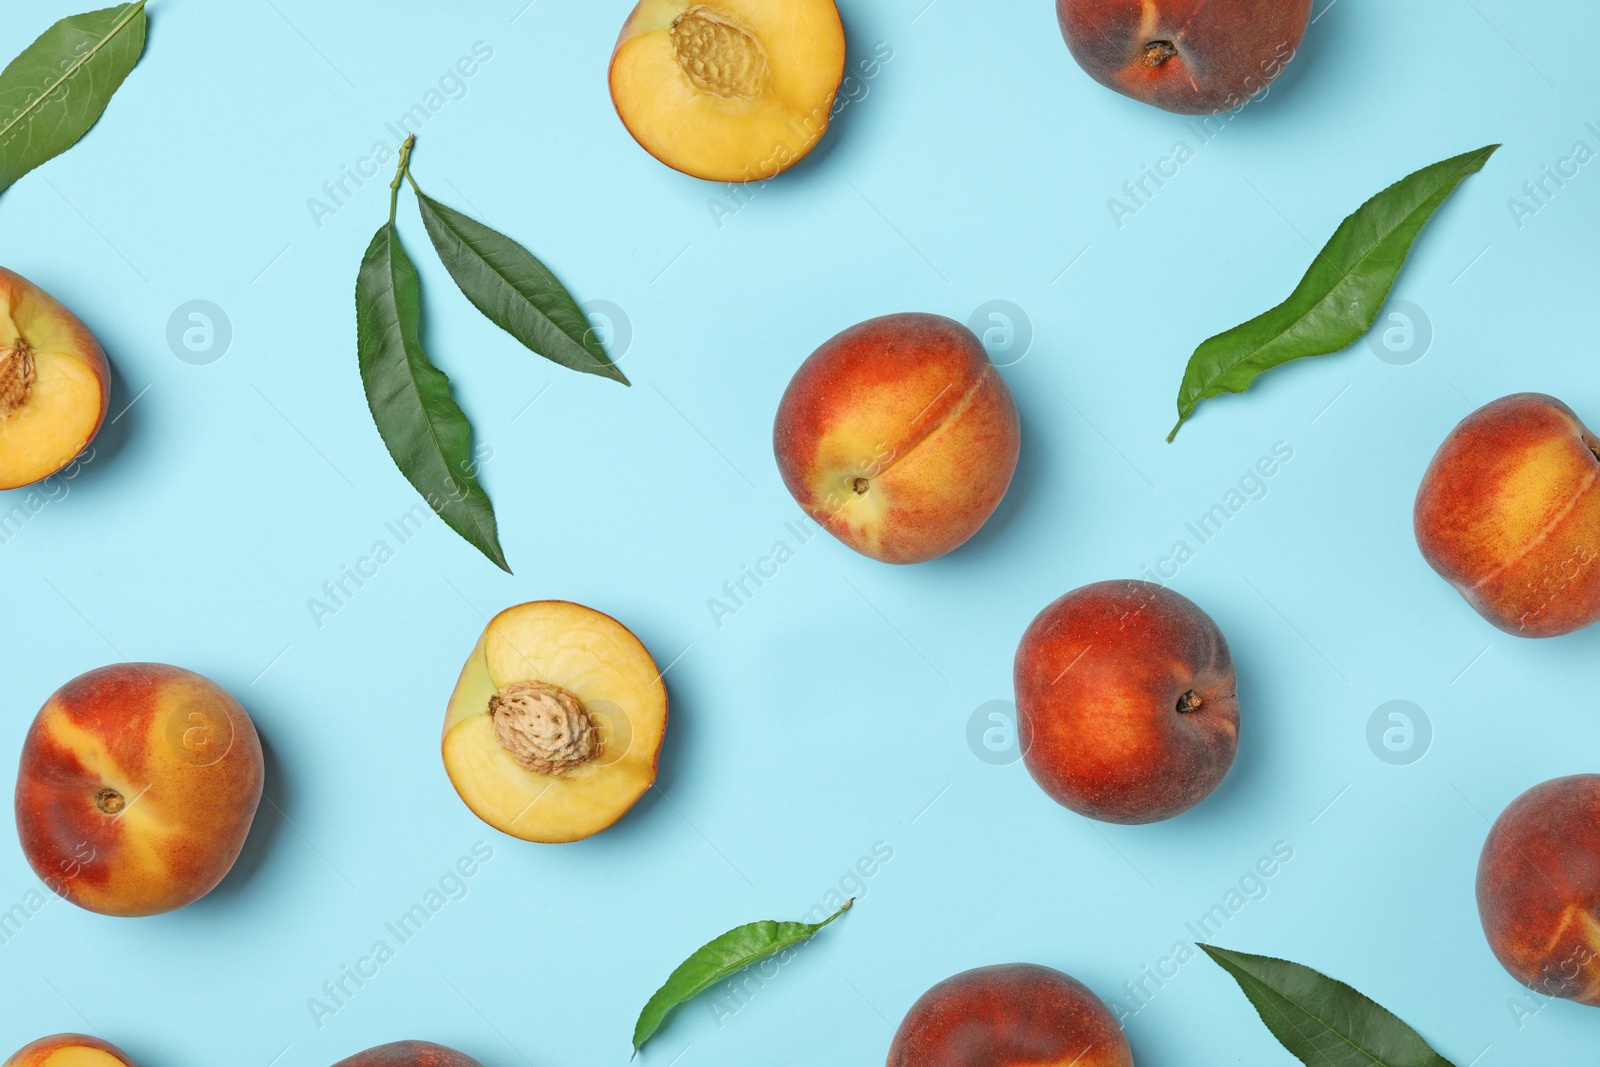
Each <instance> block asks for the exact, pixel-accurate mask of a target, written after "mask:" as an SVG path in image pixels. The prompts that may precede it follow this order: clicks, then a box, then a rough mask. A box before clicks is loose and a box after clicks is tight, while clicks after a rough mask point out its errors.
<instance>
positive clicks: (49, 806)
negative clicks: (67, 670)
mask: <svg viewBox="0 0 1600 1067" xmlns="http://www.w3.org/2000/svg"><path fill="white" fill-rule="evenodd" d="M263 771H264V768H263V763H262V755H261V740H260V738H259V737H258V736H257V735H256V729H255V725H254V724H253V723H252V722H251V721H250V717H249V716H248V715H247V714H245V711H244V709H243V708H242V707H240V706H239V703H238V701H236V700H234V699H233V697H231V696H229V695H228V693H227V692H226V691H224V690H223V689H222V688H221V687H219V686H217V685H216V684H215V683H213V682H210V681H208V680H206V679H205V678H202V677H201V676H200V675H198V674H195V673H193V672H191V671H186V670H182V669H180V668H178V667H168V666H165V665H163V664H158V663H123V664H117V665H115V666H111V667H102V668H100V669H99V670H94V671H90V672H88V673H87V674H84V675H81V676H79V677H78V678H75V679H73V680H72V681H70V682H68V683H67V684H66V685H64V686H62V687H61V689H59V690H58V691H57V692H56V693H55V695H54V696H52V697H51V698H50V700H49V701H48V702H47V703H46V704H45V706H44V708H43V709H41V710H40V712H39V714H38V717H37V718H35V719H34V722H33V727H32V728H31V729H30V730H29V731H28V736H27V739H26V741H25V742H24V744H23V748H22V763H21V767H20V768H19V770H18V772H17V796H16V811H17V831H18V833H19V835H20V836H21V838H22V851H23V853H24V854H25V855H26V856H27V859H28V862H29V864H31V865H32V867H33V869H34V871H35V872H36V873H37V874H38V875H39V877H40V878H41V879H43V880H44V882H45V884H46V885H47V886H49V887H50V888H51V889H53V890H54V891H55V892H57V893H59V894H60V895H61V896H63V897H65V898H66V899H67V900H70V901H71V902H72V903H74V904H77V905H79V906H80V907H84V908H87V909H88V910H90V911H95V912H100V913H101V914H104V915H154V914H158V913H160V912H166V911H172V910H174V909H176V908H181V907H183V906H184V905H186V904H191V903H193V902H194V901H196V900H198V899H200V898H201V897H203V896H205V895H206V894H207V893H209V892H210V891H211V890H212V889H213V888H215V887H216V885H217V883H218V882H220V881H222V878H223V876H224V875H226V874H227V873H228V870H229V869H230V868H231V867H232V866H233V862H234V860H235V859H237V858H238V856H239V850H240V849H241V848H242V847H243V846H244V840H245V836H246V835H247V834H248V833H249V830H250V823H251V821H252V820H253V819H254V817H255V812H256V805H257V804H258V803H259V802H260V799H261V786H262V780H263Z"/></svg>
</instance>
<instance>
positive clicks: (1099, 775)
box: [1015, 580, 1239, 823]
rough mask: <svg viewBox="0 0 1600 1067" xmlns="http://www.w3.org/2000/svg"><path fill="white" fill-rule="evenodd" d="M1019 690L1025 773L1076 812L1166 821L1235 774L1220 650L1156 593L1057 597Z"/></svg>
mask: <svg viewBox="0 0 1600 1067" xmlns="http://www.w3.org/2000/svg"><path fill="white" fill-rule="evenodd" d="M1015 683H1016V696H1017V735H1018V740H1019V742H1020V744H1021V745H1022V750H1023V761H1024V763H1025V764H1026V766H1027V768H1028V773H1029V774H1031V775H1033V778H1034V781H1036V782H1038V783H1039V786H1040V787H1041V788H1042V789H1044V791H1045V792H1046V793H1047V794H1049V795H1050V797H1051V798H1053V799H1054V800H1055V801H1056V802H1057V803H1059V804H1061V805H1063V806H1064V807H1067V808H1070V809H1071V810H1073V811H1075V812H1077V813H1079V814H1080V815H1086V816H1088V817H1089V818H1091V819H1099V820H1101V821H1103V822H1113V823H1149V822H1158V821H1160V820H1162V819H1170V818H1172V817H1173V816H1175V815H1179V814H1182V813H1183V812H1185V811H1187V810H1189V809H1190V808H1192V807H1194V806H1195V805H1196V804H1198V803H1200V802H1201V801H1202V800H1204V799H1205V798H1206V797H1208V796H1210V795H1211V793H1212V792H1213V791H1214V790H1215V789H1216V788H1217V786H1219V785H1221V784H1222V780H1223V779H1224V778H1226V777H1227V774H1228V770H1229V769H1230V768H1231V767H1232V766H1233V758H1234V755H1235V753H1236V752H1237V750H1238V746H1239V700H1238V694H1237V682H1236V680H1235V677H1234V671H1233V659H1232V657H1231V656H1230V654H1229V652H1228V643H1227V641H1226V640H1225V639H1224V638H1223V636H1222V631H1221V630H1219V629H1218V628H1217V625H1216V623H1214V622H1213V621H1212V620H1211V617H1210V616H1208V615H1207V614H1206V613H1205V612H1204V611H1202V610H1200V608H1199V607H1198V606H1196V605H1195V604H1194V603H1193V602H1192V601H1190V600H1188V599H1187V598H1185V597H1183V596H1180V595H1178V594H1177V593H1174V592H1172V591H1171V590H1169V589H1166V588H1164V587H1163V586H1159V585H1155V584H1153V583H1150V582H1140V581H1131V580H1128V581H1108V582H1098V583H1095V584H1093V585H1087V586H1084V587H1083V588H1081V589H1077V590H1074V591H1073V592H1071V593H1068V594H1067V595H1066V596H1063V597H1061V598H1060V599H1059V600H1057V601H1055V602H1054V603H1053V604H1051V605H1050V606H1048V607H1047V608H1045V609H1044V611H1042V612H1040V613H1039V616H1038V618H1036V619H1034V621H1033V623H1032V624H1031V625H1030V626H1029V627H1028V629H1027V632H1026V633H1025V634H1024V635H1023V637H1022V641H1021V643H1020V645H1019V646H1018V648H1017V658H1016V666H1015Z"/></svg>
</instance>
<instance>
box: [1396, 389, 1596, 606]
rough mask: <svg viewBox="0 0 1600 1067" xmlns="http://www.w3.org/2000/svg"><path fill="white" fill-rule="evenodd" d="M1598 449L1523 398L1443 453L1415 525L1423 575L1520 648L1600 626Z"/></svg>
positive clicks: (1506, 402)
mask: <svg viewBox="0 0 1600 1067" xmlns="http://www.w3.org/2000/svg"><path fill="white" fill-rule="evenodd" d="M1597 449H1600V441H1597V440H1596V438H1595V435H1594V434H1592V433H1590V432H1589V431H1588V430H1587V429H1586V428H1585V427H1584V425H1583V423H1581V422H1579V421H1578V417H1577V416H1576V415H1574V414H1573V413H1572V409H1571V408H1569V407H1567V405H1565V404H1563V403H1562V402H1561V401H1559V400H1557V399H1555V398H1554V397H1550V396H1544V395H1542V394H1539V393H1517V394H1515V395H1514V396H1507V397H1502V398H1501V399H1499V400H1496V401H1494V402H1492V403H1490V404H1487V405H1485V406H1484V407H1481V408H1479V409H1478V410H1477V411H1475V412H1473V413H1472V414H1471V415H1468V416H1467V417H1466V418H1465V419H1463V420H1462V421H1461V424H1460V425H1459V426H1457V427H1456V428H1455V429H1454V430H1452V431H1451V433H1450V436H1449V437H1447V438H1445V442H1444V444H1442V445H1440V446H1439V451H1438V453H1437V454H1436V455H1435V456H1434V457H1433V462H1432V463H1430V464H1429V465H1428V472H1427V474H1425V475H1424V476H1423V479H1422V486H1421V488H1420V489H1418V490H1417V502H1416V508H1415V510H1414V512H1413V524H1414V526H1415V528H1416V535H1417V547H1418V548H1420V549H1421V550H1422V557H1423V558H1424V559H1426V560H1427V561H1428V565H1429V566H1431V567H1432V568H1433V569H1434V570H1436V571H1438V572H1439V574H1440V576H1441V577H1443V578H1444V580H1445V581H1447V582H1449V583H1450V584H1451V585H1452V586H1454V587H1455V589H1456V591H1457V592H1459V593H1460V594H1461V595H1462V596H1463V597H1465V598H1466V600H1467V603H1469V604H1471V605H1472V606H1473V608H1475V609H1476V610H1477V612H1478V614H1480V615H1482V616H1483V617H1484V618H1485V619H1488V620H1489V621H1490V622H1491V623H1493V624H1494V625H1496V626H1498V627H1499V628H1500V629H1502V630H1504V631H1506V632H1507V633H1510V634H1516V635H1517V636H1518V637H1555V636H1557V635H1560V634H1566V633H1571V632H1572V631H1574V630H1580V629H1582V628H1583V627H1585V626H1588V625H1589V624H1591V623H1593V622H1595V621H1596V620H1600V566H1597V562H1600V459H1597V458H1596V450H1597Z"/></svg>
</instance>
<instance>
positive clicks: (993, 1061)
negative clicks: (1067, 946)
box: [887, 963, 1133, 1067]
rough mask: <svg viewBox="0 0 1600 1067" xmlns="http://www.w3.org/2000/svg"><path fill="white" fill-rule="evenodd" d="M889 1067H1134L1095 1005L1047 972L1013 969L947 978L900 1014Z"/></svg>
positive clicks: (1068, 981)
mask: <svg viewBox="0 0 1600 1067" xmlns="http://www.w3.org/2000/svg"><path fill="white" fill-rule="evenodd" d="M887 1067H1133V1053H1132V1051H1131V1050H1129V1048H1128V1039H1127V1038H1126V1037H1124V1036H1123V1034H1122V1029H1121V1028H1120V1027H1119V1026H1118V1025H1117V1020H1116V1017H1115V1016H1114V1015H1112V1014H1111V1011H1110V1009H1108V1008H1107V1007H1106V1006H1105V1004H1104V1003H1103V1002H1102V1001H1101V1000H1100V998H1099V997H1097V996H1095V995H1094V994H1093V993H1092V992H1090V991H1089V989H1088V987H1086V986H1085V985H1083V983H1081V982H1079V981H1077V980H1076V979H1074V978H1070V977H1068V976H1067V975H1065V974H1062V973H1061V972H1060V971H1056V970H1052V969H1051V968H1049V967H1040V966H1038V965H1037V964H1032V963H1012V964H1005V965H1002V966H998V967H979V968H976V969H975V970H971V971H964V972H962V973H961V974H958V975H956V976H955V977H953V978H946V979H945V980H944V981H942V982H940V983H939V984H938V985H936V986H934V987H933V988H932V989H930V990H928V991H927V992H926V993H924V994H923V995H922V996H921V997H920V998H919V999H918V1000H917V1002H916V1003H915V1004H913V1005H912V1006H911V1010H910V1011H908V1012H907V1013H906V1017H905V1019H903V1020H902V1021H901V1023H900V1029H899V1030H897V1031H896V1032H895V1035H894V1042H893V1044H891V1045H890V1046H889V1059H888V1063H887Z"/></svg>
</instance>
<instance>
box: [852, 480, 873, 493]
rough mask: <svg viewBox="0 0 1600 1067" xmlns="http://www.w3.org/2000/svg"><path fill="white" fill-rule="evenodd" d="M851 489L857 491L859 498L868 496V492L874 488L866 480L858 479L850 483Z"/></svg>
mask: <svg viewBox="0 0 1600 1067" xmlns="http://www.w3.org/2000/svg"><path fill="white" fill-rule="evenodd" d="M850 488H852V489H854V490H855V491H856V495H857V496H866V495H867V490H868V489H871V488H872V483H871V482H870V481H868V480H867V479H865V478H857V479H856V480H855V481H853V482H851V483H850Z"/></svg>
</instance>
